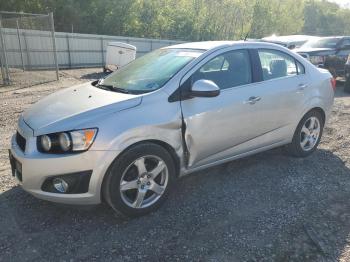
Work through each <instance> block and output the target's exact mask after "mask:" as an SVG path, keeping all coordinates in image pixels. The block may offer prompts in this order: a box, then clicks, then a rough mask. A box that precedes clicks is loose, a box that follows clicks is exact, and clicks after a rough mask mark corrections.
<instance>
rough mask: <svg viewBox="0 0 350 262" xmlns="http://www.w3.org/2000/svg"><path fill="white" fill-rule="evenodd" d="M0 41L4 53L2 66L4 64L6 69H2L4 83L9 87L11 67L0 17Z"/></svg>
mask: <svg viewBox="0 0 350 262" xmlns="http://www.w3.org/2000/svg"><path fill="white" fill-rule="evenodd" d="M0 41H1V46H2V53H3V59H2V61H1V64H2V65H3V64H4V68H3V69H2V73H3V74H2V77H3V82H4V85H9V84H10V76H9V67H8V61H7V53H6V43H5V39H4V35H3V32H2V21H1V16H0ZM2 67H3V66H2Z"/></svg>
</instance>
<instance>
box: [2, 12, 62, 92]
mask: <svg viewBox="0 0 350 262" xmlns="http://www.w3.org/2000/svg"><path fill="white" fill-rule="evenodd" d="M0 63H1V75H0V76H1V77H0V86H1V85H16V86H19V87H26V86H31V85H35V84H40V83H45V82H49V81H54V80H58V65H57V52H56V43H55V31H54V20H53V15H52V13H50V14H47V15H37V14H26V13H12V12H0Z"/></svg>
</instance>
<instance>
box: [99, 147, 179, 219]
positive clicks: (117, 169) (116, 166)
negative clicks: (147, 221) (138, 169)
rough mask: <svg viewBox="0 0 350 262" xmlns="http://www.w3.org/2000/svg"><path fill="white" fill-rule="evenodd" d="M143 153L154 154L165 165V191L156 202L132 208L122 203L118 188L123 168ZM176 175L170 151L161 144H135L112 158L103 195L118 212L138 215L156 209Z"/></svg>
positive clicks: (166, 195) (163, 199)
mask: <svg viewBox="0 0 350 262" xmlns="http://www.w3.org/2000/svg"><path fill="white" fill-rule="evenodd" d="M145 155H155V156H157V157H159V158H161V159H162V160H163V161H164V163H165V164H166V165H167V168H168V172H169V178H168V184H167V187H166V189H165V192H164V193H163V194H162V196H161V197H160V198H159V199H158V201H157V202H156V203H154V204H153V205H151V206H149V207H146V208H139V209H136V208H132V207H130V206H128V205H127V204H125V203H124V201H123V199H122V197H121V193H120V190H119V187H120V180H121V177H122V175H123V172H124V170H125V169H126V168H127V167H128V166H129V165H130V164H131V163H132V162H134V161H135V160H136V159H138V158H140V157H142V156H145ZM175 177H176V171H175V165H174V161H173V158H172V156H171V155H170V153H169V152H168V151H167V150H166V149H164V148H163V147H162V146H160V145H157V144H153V143H143V144H139V145H135V146H133V147H131V148H130V149H128V150H127V151H125V152H124V153H122V155H120V156H119V157H117V159H115V160H114V162H113V163H112V165H111V167H110V168H109V170H108V172H107V177H106V179H105V181H104V187H103V195H104V198H105V200H106V201H107V203H108V204H109V205H110V206H111V207H112V208H113V209H114V210H115V211H116V212H117V213H119V214H122V215H125V216H128V217H138V216H142V215H145V214H148V213H150V212H152V211H154V210H156V209H158V208H159V207H160V206H161V204H162V203H163V202H164V201H165V199H166V198H167V197H168V195H169V192H170V189H171V188H172V186H173V183H174V180H175Z"/></svg>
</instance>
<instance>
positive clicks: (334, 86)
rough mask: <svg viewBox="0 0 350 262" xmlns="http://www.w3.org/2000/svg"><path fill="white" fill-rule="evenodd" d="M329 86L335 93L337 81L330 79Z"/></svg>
mask: <svg viewBox="0 0 350 262" xmlns="http://www.w3.org/2000/svg"><path fill="white" fill-rule="evenodd" d="M331 84H332V88H333V90H334V91H335V89H336V88H337V80H336V79H335V78H334V77H332V78H331Z"/></svg>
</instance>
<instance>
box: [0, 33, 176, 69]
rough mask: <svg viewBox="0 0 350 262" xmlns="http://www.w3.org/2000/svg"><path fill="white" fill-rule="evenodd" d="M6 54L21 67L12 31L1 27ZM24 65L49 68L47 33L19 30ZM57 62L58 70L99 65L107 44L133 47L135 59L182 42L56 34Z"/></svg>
mask: <svg viewBox="0 0 350 262" xmlns="http://www.w3.org/2000/svg"><path fill="white" fill-rule="evenodd" d="M3 33H4V35H5V39H6V51H7V54H8V59H9V64H10V65H11V66H12V67H18V68H20V67H21V66H22V61H21V51H20V47H19V39H18V34H17V30H16V29H10V28H4V29H3ZM19 33H20V41H21V46H22V54H23V59H24V63H25V64H26V65H29V67H30V69H31V70H35V69H49V68H52V66H53V65H54V61H53V60H52V59H53V56H52V55H48V54H49V53H50V52H52V43H51V32H49V31H38V30H20V32H19ZM55 37H56V49H57V60H58V65H59V67H60V68H78V67H97V66H103V65H104V61H105V54H106V48H107V44H108V42H124V43H129V44H131V45H134V46H136V48H137V56H141V55H144V54H145V53H148V52H150V51H152V50H155V49H158V48H161V47H164V46H168V45H174V44H177V43H182V42H180V41H172V40H159V39H146V38H135V37H122V36H107V35H91V34H75V33H62V32H56V33H55Z"/></svg>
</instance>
